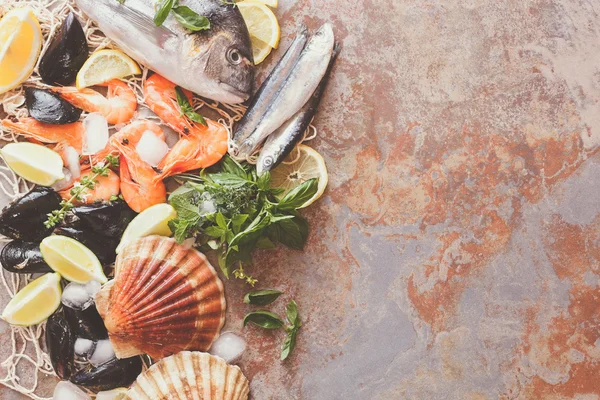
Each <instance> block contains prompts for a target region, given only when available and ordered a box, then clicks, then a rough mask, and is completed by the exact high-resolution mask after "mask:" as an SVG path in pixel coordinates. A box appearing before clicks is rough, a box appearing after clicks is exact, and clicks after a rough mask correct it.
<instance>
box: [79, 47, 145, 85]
mask: <svg viewBox="0 0 600 400" xmlns="http://www.w3.org/2000/svg"><path fill="white" fill-rule="evenodd" d="M141 73H142V71H141V70H140V66H139V65H138V64H137V63H136V62H135V61H133V60H132V59H131V57H129V56H128V55H127V54H125V53H123V52H122V51H119V50H108V49H104V50H98V51H96V52H95V53H94V54H92V55H91V57H90V58H88V60H87V61H86V62H85V64H83V67H81V69H80V70H79V72H78V73H77V80H76V81H75V86H77V88H78V89H82V88H85V87H89V86H94V85H98V84H100V83H104V82H107V81H110V80H111V79H119V78H124V77H126V76H130V75H138V74H141Z"/></svg>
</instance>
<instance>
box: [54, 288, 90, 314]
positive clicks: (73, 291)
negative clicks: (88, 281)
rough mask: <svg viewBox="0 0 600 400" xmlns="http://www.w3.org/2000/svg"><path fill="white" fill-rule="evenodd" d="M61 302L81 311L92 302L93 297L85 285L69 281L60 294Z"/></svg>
mask: <svg viewBox="0 0 600 400" xmlns="http://www.w3.org/2000/svg"><path fill="white" fill-rule="evenodd" d="M61 301H62V303H63V304H64V305H65V306H67V307H69V308H72V309H73V310H80V311H83V310H85V309H86V308H88V307H89V306H91V305H92V304H93V303H94V297H93V296H92V295H90V293H89V292H88V290H87V289H86V285H82V284H80V283H76V282H71V283H69V284H68V285H67V286H65V289H64V290H63V294H62V299H61Z"/></svg>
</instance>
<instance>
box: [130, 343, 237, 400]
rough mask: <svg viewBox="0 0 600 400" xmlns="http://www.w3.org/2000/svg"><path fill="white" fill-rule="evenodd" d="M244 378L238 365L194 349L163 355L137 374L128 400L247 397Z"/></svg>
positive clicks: (190, 399)
mask: <svg viewBox="0 0 600 400" xmlns="http://www.w3.org/2000/svg"><path fill="white" fill-rule="evenodd" d="M248 392H249V383H248V379H247V378H246V377H245V376H244V374H243V373H242V371H241V370H240V368H239V367H237V366H235V365H228V364H227V363H226V362H225V360H223V359H221V358H219V357H215V356H211V355H210V354H207V353H200V352H197V351H183V352H181V353H178V354H175V355H174V356H170V357H167V358H164V359H162V360H160V361H159V362H157V363H156V364H154V365H153V366H151V367H150V368H149V369H148V370H147V371H145V372H143V373H142V374H141V375H140V376H138V377H137V380H136V381H135V382H134V383H133V385H131V388H130V389H129V391H128V392H127V394H126V395H125V399H130V400H198V399H207V400H208V399H210V400H247V399H248Z"/></svg>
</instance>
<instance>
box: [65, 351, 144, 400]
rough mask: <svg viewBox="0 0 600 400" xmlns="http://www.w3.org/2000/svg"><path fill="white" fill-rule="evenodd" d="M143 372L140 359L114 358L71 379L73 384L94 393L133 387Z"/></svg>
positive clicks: (88, 368)
mask: <svg viewBox="0 0 600 400" xmlns="http://www.w3.org/2000/svg"><path fill="white" fill-rule="evenodd" d="M141 372H142V359H141V358H140V357H137V356H136V357H131V358H123V359H119V358H114V359H112V360H111V361H109V362H107V363H104V364H102V365H99V366H97V367H93V366H88V367H87V368H85V369H83V370H81V371H79V372H78V373H77V374H75V375H73V376H72V377H71V379H70V380H71V382H73V383H74V384H76V385H79V386H83V387H85V388H87V389H89V390H92V391H94V392H98V391H101V390H111V389H114V388H117V387H127V386H129V385H131V384H132V383H133V382H134V381H135V379H136V378H137V377H138V375H139V374H140V373H141Z"/></svg>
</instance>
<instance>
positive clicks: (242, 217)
mask: <svg viewBox="0 0 600 400" xmlns="http://www.w3.org/2000/svg"><path fill="white" fill-rule="evenodd" d="M248 217H249V215H248V214H238V215H236V216H235V217H233V218H232V219H231V225H232V227H233V233H234V234H235V235H237V234H238V233H240V230H241V229H242V225H243V224H244V222H246V220H247V219H248Z"/></svg>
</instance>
